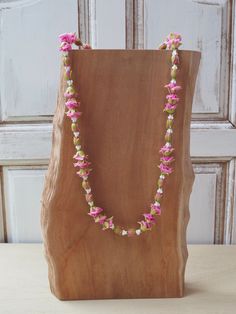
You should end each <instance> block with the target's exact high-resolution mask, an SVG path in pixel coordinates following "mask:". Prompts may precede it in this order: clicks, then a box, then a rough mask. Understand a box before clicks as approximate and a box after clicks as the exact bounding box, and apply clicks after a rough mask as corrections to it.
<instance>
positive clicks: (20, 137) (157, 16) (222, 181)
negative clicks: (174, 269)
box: [0, 0, 236, 243]
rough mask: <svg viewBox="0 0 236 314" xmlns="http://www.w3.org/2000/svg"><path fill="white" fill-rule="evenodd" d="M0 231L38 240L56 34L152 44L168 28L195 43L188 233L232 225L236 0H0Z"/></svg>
mask: <svg viewBox="0 0 236 314" xmlns="http://www.w3.org/2000/svg"><path fill="white" fill-rule="evenodd" d="M0 9H1V15H0V19H1V26H0V27H1V31H0V36H1V37H0V45H1V55H0V58H1V61H0V73H1V86H0V93H1V128H0V163H1V170H2V171H1V185H2V189H1V191H2V195H1V205H2V209H1V210H0V213H1V214H0V222H1V224H0V230H1V232H0V234H1V239H2V241H9V242H31V241H41V233H40V227H39V209H40V197H41V191H42V185H43V179H44V173H45V170H46V168H47V163H48V157H49V152H50V143H51V119H52V115H53V113H54V110H55V104H56V90H57V84H58V74H59V53H58V41H57V36H58V34H59V33H61V32H65V31H76V30H78V31H79V34H80V36H81V38H82V39H83V40H84V41H86V42H90V43H91V44H92V46H93V47H94V48H98V49H99V48H107V49H109V48H121V49H125V48H126V49H133V48H135V49H143V48H145V49H154V48H156V47H157V45H158V44H159V43H160V42H161V41H162V40H163V38H165V36H166V35H167V34H168V33H169V32H171V31H176V32H179V33H181V34H182V36H183V40H184V45H183V48H182V49H194V50H200V51H201V52H202V59H201V65H200V69H199V76H198V81H197V86H196V95H195V99H194V106H193V119H192V131H191V156H192V160H193V163H194V170H195V174H196V180H195V183H194V187H193V193H192V195H191V199H190V213H191V220H190V223H189V226H188V242H189V243H233V242H236V234H235V228H234V226H235V224H236V223H235V218H234V217H235V215H234V213H235V195H236V191H235V190H236V189H235V166H236V163H235V158H236V130H235V126H236V114H235V112H236V98H235V77H236V76H235V72H236V65H235V57H236V52H235V51H236V49H235V48H236V41H235V38H234V30H235V20H234V15H235V6H234V1H230V0H201V1H200V0H199V1H197V0H179V1H176V0H165V1H164V0H161V1H156V0H87V1H86V0H79V1H78V2H77V1H76V0H69V1H68V0H67V1H63V0H60V1H58V0H57V1H56V0H50V1H46V0H41V1H36V0H35V1H34V0H25V1H23V0H22V1H20V0H18V1H2V2H1V1H0Z"/></svg>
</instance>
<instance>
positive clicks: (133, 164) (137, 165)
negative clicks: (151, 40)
mask: <svg viewBox="0 0 236 314" xmlns="http://www.w3.org/2000/svg"><path fill="white" fill-rule="evenodd" d="M170 54H171V52H170V51H157V50H131V51H130V50H91V51H71V52H70V56H71V59H72V68H73V71H74V77H73V79H74V81H75V85H76V86H77V87H79V94H80V98H81V110H82V112H83V116H82V119H81V137H82V139H83V141H82V146H83V147H84V150H85V151H86V152H87V153H88V155H89V159H90V161H91V162H92V164H93V167H92V168H93V171H92V173H91V176H90V182H91V186H92V189H93V192H94V198H95V204H96V205H97V206H101V207H103V208H104V209H105V210H106V212H107V213H108V215H109V216H114V218H115V223H116V224H120V225H123V226H126V227H133V226H134V227H136V226H137V224H136V222H137V221H138V220H140V218H141V214H142V213H143V212H144V211H147V210H148V209H149V206H150V203H151V202H152V200H153V197H154V194H155V190H156V184H157V178H158V175H159V168H158V167H157V165H158V162H159V153H158V151H159V149H160V148H161V146H162V145H163V144H164V142H163V138H164V132H165V121H166V114H165V113H164V112H163V104H164V102H165V95H166V90H165V89H164V88H163V86H164V85H165V84H166V83H168V82H169V80H170ZM180 58H181V69H180V71H179V74H178V82H179V83H180V85H181V86H183V89H182V91H181V92H180V93H179V95H180V98H181V102H180V104H179V107H178V110H177V114H176V119H175V121H174V139H173V145H174V147H175V148H176V152H175V164H174V167H175V171H174V173H173V174H172V175H171V176H170V177H169V178H168V179H167V181H166V182H165V186H164V190H165V192H164V193H165V195H164V198H163V202H162V208H163V211H162V215H161V217H160V218H159V220H158V222H157V225H156V226H155V228H153V230H152V231H151V232H146V233H145V234H142V235H141V236H140V237H134V238H127V237H119V236H117V235H115V234H114V233H113V232H112V231H102V230H101V228H100V226H99V225H97V224H95V223H94V222H93V220H92V219H91V217H89V216H88V215H87V212H88V208H87V204H86V202H85V199H84V195H83V191H82V188H81V180H80V178H79V177H78V176H77V175H76V174H75V169H74V166H73V159H72V156H73V154H74V146H73V143H72V134H71V130H70V122H69V120H68V119H67V117H66V116H65V114H64V112H65V108H64V97H63V93H64V87H65V82H64V79H63V76H61V85H60V90H59V96H58V102H57V108H56V112H55V116H54V120H53V139H52V143H53V146H52V151H51V157H50V163H49V168H48V172H47V175H46V179H45V186H44V191H43V195H42V210H41V225H42V231H43V238H44V248H45V256H46V258H47V262H48V267H49V281H50V287H51V291H52V292H53V293H54V294H55V295H56V296H57V297H58V298H59V299H62V300H72V299H107V298H156V297H181V296H183V294H184V272H185V264H186V260H187V255H188V253H187V246H186V226H187V223H188V219H189V208H188V203H189V196H190V193H191V190H192V184H193V181H194V173H193V168H192V164H191V160H190V155H189V135H190V118H191V107H192V99H193V93H194V86H195V81H196V76H197V71H198V66H199V60H200V53H198V52H194V51H180Z"/></svg>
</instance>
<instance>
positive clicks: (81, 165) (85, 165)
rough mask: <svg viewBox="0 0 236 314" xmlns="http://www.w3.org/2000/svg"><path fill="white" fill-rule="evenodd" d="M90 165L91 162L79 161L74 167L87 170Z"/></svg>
mask: <svg viewBox="0 0 236 314" xmlns="http://www.w3.org/2000/svg"><path fill="white" fill-rule="evenodd" d="M90 164H91V162H89V161H85V160H83V161H77V162H76V163H74V166H75V167H80V168H82V169H84V168H87V167H88V166H89V165H90Z"/></svg>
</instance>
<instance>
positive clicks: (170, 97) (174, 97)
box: [166, 94, 179, 104]
mask: <svg viewBox="0 0 236 314" xmlns="http://www.w3.org/2000/svg"><path fill="white" fill-rule="evenodd" d="M166 99H167V100H168V102H169V103H174V104H175V103H176V102H178V101H179V98H178V97H177V95H176V94H169V95H167V96H166Z"/></svg>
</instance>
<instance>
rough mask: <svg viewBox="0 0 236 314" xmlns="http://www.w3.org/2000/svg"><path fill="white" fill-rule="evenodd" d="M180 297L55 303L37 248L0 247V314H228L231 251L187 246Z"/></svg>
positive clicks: (234, 256) (234, 302)
mask: <svg viewBox="0 0 236 314" xmlns="http://www.w3.org/2000/svg"><path fill="white" fill-rule="evenodd" d="M188 250H189V258H188V263H187V268H186V284H185V286H186V288H185V297H184V298H178V299H174V298H172V299H167V298H166V299H136V300H135V299H127V300H91V301H64V302H62V301H59V300H58V299H57V298H55V297H54V296H53V295H52V294H51V293H50V288H49V284H48V280H47V264H46V261H45V258H44V256H43V248H42V245H41V244H0V278H1V280H0V291H1V293H0V313H4V314H45V313H46V314H78V313H79V314H88V313H89V314H111V313H112V314H147V313H148V314H157V313H158V314H159V313H161V314H189V313H191V314H216V313H217V314H233V313H234V312H235V308H236V246H235V245H232V246H229V245H228V246H223V245H190V246H188Z"/></svg>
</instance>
